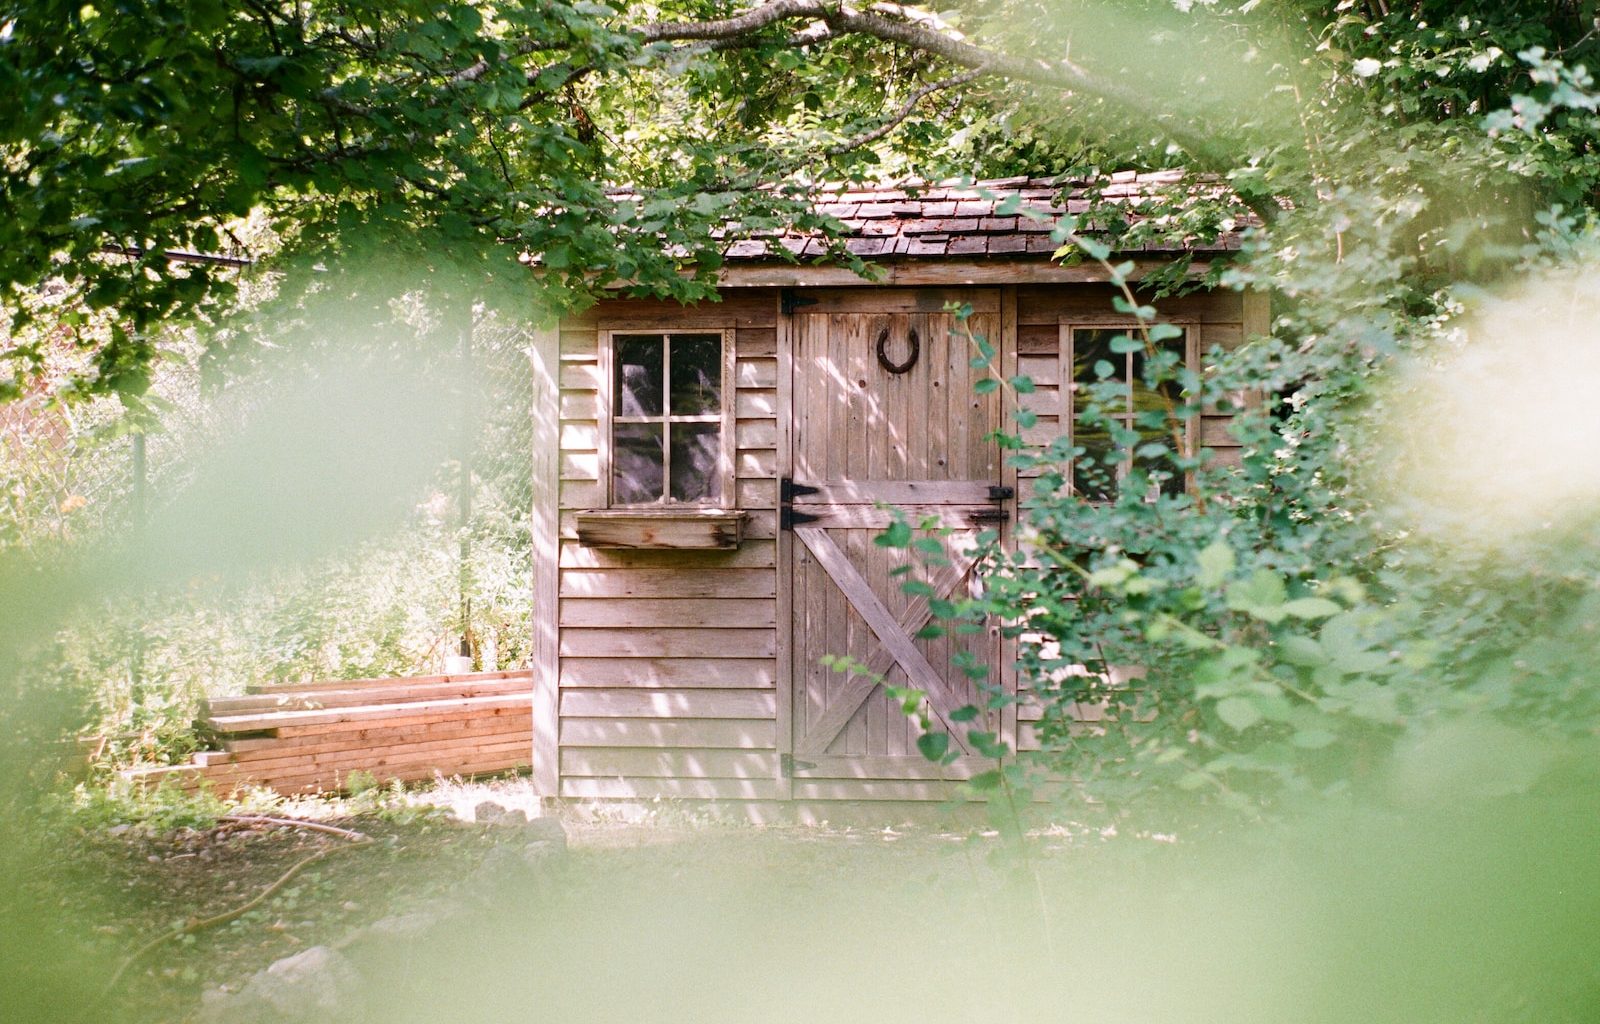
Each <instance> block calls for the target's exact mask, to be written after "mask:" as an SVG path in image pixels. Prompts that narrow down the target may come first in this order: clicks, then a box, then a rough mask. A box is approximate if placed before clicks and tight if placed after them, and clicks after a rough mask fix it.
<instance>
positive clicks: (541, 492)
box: [528, 327, 595, 797]
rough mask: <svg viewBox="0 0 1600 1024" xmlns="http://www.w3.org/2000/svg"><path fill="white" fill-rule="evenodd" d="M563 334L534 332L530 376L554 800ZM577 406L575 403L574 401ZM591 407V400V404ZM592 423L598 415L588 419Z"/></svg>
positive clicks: (537, 641) (546, 761)
mask: <svg viewBox="0 0 1600 1024" xmlns="http://www.w3.org/2000/svg"><path fill="white" fill-rule="evenodd" d="M560 340H561V336H560V333H559V332H558V331H556V330H552V329H550V328H548V327H547V328H544V329H541V330H537V331H535V332H534V336H533V343H532V345H530V346H529V350H528V351H529V359H530V365H529V373H530V374H531V376H532V382H533V388H532V397H531V399H530V406H531V409H530V415H531V416H532V419H533V424H532V427H533V430H532V438H531V444H532V452H531V453H530V457H531V458H532V460H533V465H532V467H531V470H532V472H531V479H532V483H533V488H532V489H533V508H532V509H531V512H530V515H529V517H528V526H529V533H530V541H531V543H530V549H531V550H530V553H531V556H532V559H533V565H532V567H531V569H532V577H533V580H532V595H531V597H532V609H531V612H530V615H531V625H532V630H531V634H532V636H531V640H532V643H531V647H530V653H529V665H530V667H531V670H532V675H533V679H532V682H533V702H532V711H533V737H532V753H531V758H532V761H533V789H534V792H535V793H536V794H538V795H539V796H541V797H547V796H554V795H555V794H556V793H557V792H558V791H559V789H560V765H559V764H558V755H559V751H558V749H557V746H556V737H557V735H558V734H559V732H560V729H561V713H560V704H559V702H560V688H559V682H558V678H559V676H560V659H561V655H560V647H559V632H560V630H559V627H558V625H557V623H558V621H559V620H558V617H557V616H558V615H559V610H558V605H559V594H560V574H561V568H560V566H561V540H560V515H561V490H562V489H561V483H560V466H559V460H560V453H561V419H562V417H563V416H565V415H566V411H565V404H566V401H567V397H566V396H567V394H568V393H564V392H562V391H561V390H560V388H559V382H558V377H557V375H558V373H559V368H560V359H561V354H560V347H561V346H560ZM574 402H576V399H574ZM590 405H591V408H592V407H593V401H592V400H591V402H590ZM587 418H588V419H594V418H595V417H594V416H589V417H587Z"/></svg>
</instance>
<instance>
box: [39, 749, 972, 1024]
mask: <svg viewBox="0 0 1600 1024" xmlns="http://www.w3.org/2000/svg"><path fill="white" fill-rule="evenodd" d="M483 801H489V802H492V803H496V804H498V805H500V806H502V807H505V808H507V809H510V810H513V811H515V810H522V811H524V813H526V812H529V811H533V812H534V813H537V811H536V810H535V807H534V801H533V800H532V798H531V797H530V796H529V794H528V791H527V787H526V785H525V784H524V783H523V782H520V781H519V780H508V781H505V782H501V783H486V784H467V785H463V784H459V783H458V784H454V785H451V784H445V785H441V786H437V787H431V788H429V789H426V790H423V791H418V792H414V793H410V794H407V795H405V796H404V797H393V798H389V799H386V800H385V801H382V802H381V805H376V804H375V802H373V801H355V802H340V801H304V802H300V803H298V804H296V803H290V804H287V805H284V806H282V807H279V808H275V809H273V810H272V811H271V812H270V813H271V814H273V815H276V816H281V817H296V818H305V819H307V820H313V821H317V822H320V823H322V824H327V825H332V826H336V827H339V828H343V829H348V830H351V831H355V832H359V833H360V834H362V835H363V836H365V837H367V839H368V841H365V842H354V841H352V840H350V839H347V838H344V837H341V836H336V835H331V834H327V833H323V832H318V831H312V830H308V829H305V828H300V827H295V826H292V825H276V824H268V823H261V822H232V821H220V822H217V823H216V824H214V825H212V826H210V827H194V826H179V827H176V828H170V829H163V828H153V827H150V826H148V825H143V824H128V823H123V824H117V825H111V826H106V825H104V824H103V823H93V822H86V823H85V824H83V825H82V826H80V827H77V828H75V829H71V830H69V831H70V832H71V833H72V834H71V835H70V837H69V838H68V840H67V842H66V844H65V846H64V848H63V851H62V852H63V855H62V856H60V857H59V858H56V859H55V860H54V861H53V862H52V867H51V870H50V872H49V874H48V877H45V878H40V879H32V880H29V881H28V883H27V884H30V885H32V886H34V887H36V888H37V889H38V891H39V894H40V895H41V896H42V897H43V902H44V903H45V904H47V905H54V906H57V907H59V909H60V914H59V920H60V921H61V922H62V928H63V929H71V930H72V931H73V933H74V934H72V935H63V936H62V938H63V940H66V941H70V942H77V943H86V944H87V945H88V947H89V948H88V950H87V956H86V960H85V962H86V963H95V964H103V965H115V966H113V967H112V971H113V973H114V971H115V969H116V967H121V966H123V965H124V963H125V962H127V961H128V957H129V955H130V954H131V953H132V952H133V951H135V950H138V949H140V947H142V946H144V945H145V944H146V943H148V942H149V941H150V940H152V939H155V938H156V937H158V936H160V935H162V934H164V933H166V932H169V931H171V930H173V929H174V928H177V927H178V926H180V925H182V924H184V923H185V922H190V921H194V920H199V919H207V918H210V917H212V916H215V915H221V914H224V913H226V912H230V911H234V910H236V909H238V908H240V907H242V906H244V905H245V904H247V903H249V902H250V901H251V900H252V899H254V898H256V897H257V896H258V895H259V894H261V893H262V892H263V891H265V890H267V889H268V888H269V887H270V886H272V885H273V884H274V883H275V882H277V881H278V880H279V879H280V878H281V877H282V876H283V875H284V874H285V872H287V871H289V869H290V868H291V867H293V866H294V865H296V864H297V863H299V862H301V861H303V860H305V859H306V858H308V857H310V856H311V855H313V854H315V853H318V852H320V851H326V853H327V856H325V857H324V858H322V859H320V860H318V861H316V862H315V863H313V864H311V865H310V866H308V867H306V868H304V869H303V870H301V871H300V872H299V873H298V874H297V875H296V876H295V877H293V878H292V879H291V880H290V881H289V882H288V883H287V884H284V885H283V886H282V887H281V888H280V889H279V890H278V891H276V892H275V893H274V894H273V895H271V896H270V897H269V898H267V899H265V900H264V901H262V902H261V903H260V905H258V906H256V907H254V908H253V909H250V910H249V911H248V912H246V913H244V914H242V915H240V916H238V917H236V918H234V919H233V920H231V921H229V922H227V923H224V924H221V925H219V926H216V927H211V928H207V929H205V930H203V931H200V932H198V933H196V934H193V935H188V936H181V937H178V938H176V939H173V940H172V941H169V942H165V943H162V944H160V945H159V946H157V947H156V948H154V949H151V950H149V951H148V952H146V953H145V954H143V955H141V956H139V957H138V958H137V959H136V960H133V961H132V962H131V963H127V966H126V970H125V972H124V973H123V974H122V976H121V978H120V980H118V981H117V982H116V984H115V987H114V989H113V990H111V991H110V994H109V995H108V997H107V999H106V1000H105V1004H104V1005H105V1009H106V1010H107V1011H108V1013H109V1014H110V1015H111V1016H112V1017H114V1018H115V1019H117V1020H127V1021H129V1022H132V1024H154V1022H181V1021H185V1020H189V1019H191V1018H192V1017H193V1015H194V1013H195V1012H196V1010H197V1008H198V1005H199V1000H200V996H201V994H202V993H203V992H204V991H205V990H207V989H208V988H214V987H218V986H228V987H232V988H235V989H237V988H238V987H239V986H240V985H241V984H242V983H243V982H244V980H245V979H247V978H248V977H249V976H250V975H252V974H253V973H255V972H257V971H259V970H262V969H263V968H265V967H267V966H268V965H270V964H272V963H273V962H274V961H277V960H279V959H282V958H283V957H287V956H290V955H293V954H295V953H297V952H299V951H302V950H304V949H307V948H310V947H312V946H317V945H332V944H337V943H338V942H339V941H340V940H341V939H344V938H345V937H347V936H349V935H351V934H352V933H354V932H355V931H357V930H358V929H360V928H362V927H363V926H365V925H368V924H371V923H372V922H374V921H376V920H378V919H380V918H384V917H386V916H389V915H392V914H395V913H403V912H405V910H406V909H407V908H408V907H412V906H417V905H421V904H424V903H426V902H427V901H428V900H430V899H433V898H436V897H440V896H443V895H446V894H448V893H449V892H450V890H451V889H452V888H453V887H455V886H457V885H458V883H459V880H460V879H462V878H464V877H467V876H468V875H470V873H471V872H472V871H473V870H474V869H475V868H476V867H477V866H478V865H479V864H481V863H483V862H484V860H485V858H486V857H488V856H490V855H491V854H492V853H493V851H494V850H495V849H496V848H497V847H499V846H503V845H516V846H517V847H519V848H520V845H521V844H523V843H525V842H526V841H527V839H526V836H525V834H524V833H523V832H522V830H521V829H518V828H515V827H507V826H504V825H495V824H479V823H475V822H473V821H472V817H473V808H474V807H475V806H476V805H477V804H478V803H480V802H483ZM562 821H563V826H564V828H565V830H566V832H567V835H568V841H569V845H570V848H571V850H572V857H573V859H575V860H577V861H579V862H584V863H587V864H590V865H591V866H592V865H593V864H594V862H599V871H600V872H601V873H602V874H604V873H608V872H616V873H625V872H627V871H628V870H629V868H628V862H629V861H630V859H634V860H640V859H645V860H648V861H649V862H650V864H651V869H652V870H661V864H662V861H663V860H665V861H666V862H668V864H669V866H668V867H667V868H666V869H665V873H666V877H668V878H671V877H672V876H673V872H674V870H675V869H674V868H672V867H671V866H670V864H671V862H672V861H674V860H677V861H680V862H681V866H682V867H683V868H686V869H690V870H692V869H693V868H694V866H695V865H696V864H698V863H701V862H703V859H704V857H705V856H706V851H707V848H708V846H719V845H720V847H722V848H723V849H726V848H729V847H731V846H733V845H737V844H742V843H744V842H747V841H748V840H749V839H750V838H751V837H752V836H753V835H756V834H760V835H762V836H766V837H776V838H779V839H780V840H781V841H782V845H783V846H784V847H787V848H790V849H793V850H797V851H799V852H800V855H801V857H802V859H804V857H805V853H804V851H805V850H806V849H807V848H814V852H815V856H817V857H821V858H823V859H824V860H826V859H828V858H829V856H830V854H829V853H827V852H825V851H836V854H834V855H837V854H844V855H846V856H848V857H850V858H852V859H854V858H857V857H859V856H860V854H861V853H862V852H863V851H871V850H878V849H881V850H883V851H884V852H885V853H888V854H891V855H892V854H893V853H894V852H895V847H896V844H903V845H920V846H928V845H932V846H937V847H941V848H947V849H950V850H954V849H955V848H956V846H957V845H959V844H960V843H961V842H962V841H963V837H962V836H961V835H960V834H957V833H955V832H947V831H940V830H938V829H921V830H905V829H901V830H896V829H887V830H879V829H850V828H829V827H797V826H791V827H764V828H760V827H756V826H749V825H743V824H729V823H719V822H717V821H714V820H707V819H704V818H693V819H691V818H689V817H686V816H685V814H684V812H681V811H678V810H676V809H674V808H671V807H665V808H661V809H656V810H650V809H644V810H637V809H636V810H634V811H633V812H632V813H627V814H618V815H615V816H611V817H596V816H595V815H593V814H575V813H568V814H566V815H564V816H563V817H562ZM980 841H981V840H980ZM676 847H684V849H681V850H679V849H675V848H676ZM891 859H892V857H891ZM819 870H823V871H828V870H831V869H830V868H829V867H828V866H827V865H825V864H824V865H821V866H820V867H819Z"/></svg>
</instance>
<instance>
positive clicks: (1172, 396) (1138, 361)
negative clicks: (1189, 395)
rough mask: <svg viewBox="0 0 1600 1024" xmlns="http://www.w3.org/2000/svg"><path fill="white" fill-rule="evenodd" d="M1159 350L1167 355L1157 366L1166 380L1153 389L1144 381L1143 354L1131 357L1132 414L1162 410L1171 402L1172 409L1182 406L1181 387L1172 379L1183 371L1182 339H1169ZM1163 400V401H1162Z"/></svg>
mask: <svg viewBox="0 0 1600 1024" xmlns="http://www.w3.org/2000/svg"><path fill="white" fill-rule="evenodd" d="M1161 348H1162V349H1164V350H1165V351H1166V352H1167V353H1168V357H1167V358H1164V359H1163V360H1162V361H1161V363H1160V364H1159V366H1160V371H1159V372H1160V374H1161V376H1162V377H1163V378H1168V379H1164V380H1162V381H1161V383H1160V384H1159V385H1158V386H1157V387H1154V388H1152V387H1151V386H1150V385H1149V383H1148V382H1147V381H1146V380H1145V357H1144V353H1143V352H1135V353H1133V355H1132V361H1133V372H1132V374H1131V375H1130V377H1129V380H1131V381H1132V382H1133V411H1134V412H1144V411H1146V410H1148V409H1162V410H1164V409H1165V408H1166V402H1171V403H1172V405H1173V406H1174V407H1177V406H1179V405H1182V404H1183V387H1182V385H1181V384H1180V383H1179V382H1178V381H1177V380H1176V379H1172V378H1176V376H1177V375H1178V374H1179V373H1181V372H1182V370H1183V364H1184V354H1185V351H1186V349H1185V346H1184V339H1183V337H1182V336H1181V335H1180V336H1179V337H1176V338H1170V339H1168V340H1167V341H1164V342H1162V343H1161ZM1163 398H1164V399H1165V401H1163Z"/></svg>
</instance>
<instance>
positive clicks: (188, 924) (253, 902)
mask: <svg viewBox="0 0 1600 1024" xmlns="http://www.w3.org/2000/svg"><path fill="white" fill-rule="evenodd" d="M217 820H218V821H232V822H241V823H248V824H271V825H288V826H292V827H294V828H303V829H308V830H310V831H312V832H326V833H328V834H329V835H336V836H342V837H344V838H346V839H350V840H352V842H351V844H350V845H348V846H330V847H324V848H323V849H321V850H318V851H317V852H315V853H313V854H311V855H310V856H307V857H302V858H301V859H300V860H298V861H296V862H295V863H294V864H293V865H291V866H290V868H289V870H287V871H285V872H284V873H283V874H281V875H279V876H278V879H277V881H275V882H273V883H272V884H271V885H269V886H267V887H266V888H265V889H263V890H261V891H260V892H259V893H257V894H256V895H255V897H254V898H252V899H250V900H249V901H248V902H245V903H242V904H240V905H239V906H237V907H234V908H233V909H232V910H225V911H223V912H222V913H220V914H216V915H214V916H212V917H201V918H190V919H189V920H188V921H185V922H184V923H183V924H181V925H179V926H178V927H176V928H173V929H171V930H169V931H165V932H162V933H161V934H160V935H157V936H156V937H155V938H153V939H151V940H150V941H149V942H146V943H145V944H144V945H142V946H140V947H139V948H138V949H136V950H134V951H133V952H132V953H130V954H128V957H127V959H125V960H123V961H122V963H121V964H120V965H119V966H118V967H117V969H116V970H115V971H114V972H112V975H111V979H110V980H109V981H107V982H106V986H105V988H104V989H103V990H101V993H100V998H101V999H102V1000H104V999H105V997H106V996H109V995H110V994H111V993H112V991H114V990H115V989H116V987H117V983H118V982H120V981H121V980H122V976H123V975H124V974H126V973H128V968H130V967H132V966H133V965H134V964H136V963H138V962H139V961H140V960H141V959H143V958H144V957H145V956H146V955H147V954H148V953H150V952H151V951H152V950H154V949H157V948H159V947H160V946H163V945H165V944H166V943H168V942H171V941H173V940H174V939H180V938H182V937H183V936H185V935H194V934H196V933H198V932H203V931H206V930H208V929H211V928H215V927H217V926H218V925H223V924H227V923H228V922H229V921H233V920H236V919H238V918H241V917H243V916H244V915H246V914H248V913H250V911H252V910H254V909H256V908H257V907H259V906H261V905H262V904H263V903H265V902H266V901H267V900H269V899H271V898H272V897H273V896H274V895H276V894H277V893H278V891H279V890H281V889H282V888H283V887H284V886H286V885H288V884H289V882H290V881H292V880H293V879H294V877H295V876H296V875H298V874H299V873H300V872H301V871H304V870H305V869H306V868H308V867H310V866H311V865H313V864H315V863H317V862H318V861H320V860H323V859H325V858H327V857H331V856H332V855H334V854H336V853H342V852H343V851H345V850H353V849H355V848H356V847H358V846H363V845H365V844H367V843H370V842H372V837H371V836H368V835H365V834H363V833H360V832H352V831H351V830H349V829H344V828H339V827H337V826H334V825H324V824H322V823H320V822H315V821H298V820H296V819H293V818H271V817H266V816H264V815H253V814H224V815H222V816H220V817H219V818H218V819H217Z"/></svg>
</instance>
